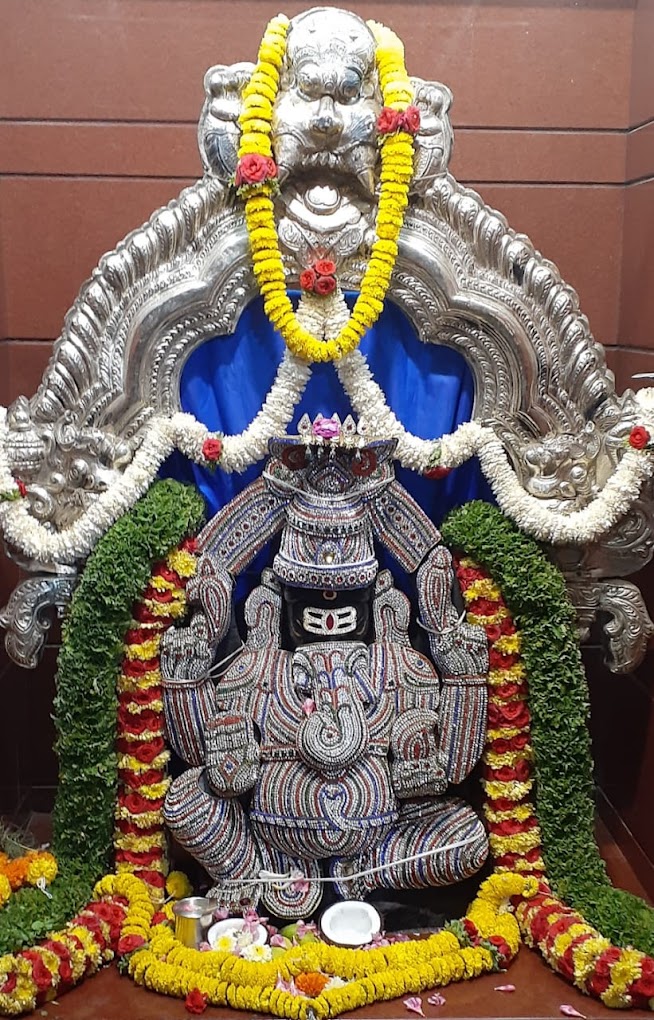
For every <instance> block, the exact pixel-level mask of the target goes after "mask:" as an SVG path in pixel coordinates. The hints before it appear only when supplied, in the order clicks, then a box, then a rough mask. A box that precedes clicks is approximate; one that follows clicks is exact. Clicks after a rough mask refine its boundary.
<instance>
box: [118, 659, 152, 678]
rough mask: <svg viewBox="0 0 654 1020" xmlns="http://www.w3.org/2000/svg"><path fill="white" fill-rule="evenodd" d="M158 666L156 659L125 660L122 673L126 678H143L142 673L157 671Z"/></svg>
mask: <svg viewBox="0 0 654 1020" xmlns="http://www.w3.org/2000/svg"><path fill="white" fill-rule="evenodd" d="M158 666H159V660H158V659H148V660H147V661H146V660H145V659H125V661H124V662H123V673H126V674H127V676H134V677H139V676H143V674H144V673H149V672H150V670H152V669H157V668H158Z"/></svg>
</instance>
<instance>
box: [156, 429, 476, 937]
mask: <svg viewBox="0 0 654 1020" xmlns="http://www.w3.org/2000/svg"><path fill="white" fill-rule="evenodd" d="M300 426H301V427H300V431H301V435H300V436H298V437H285V438H283V439H278V440H273V441H272V442H271V447H270V454H271V456H270V459H269V460H268V462H267V465H266V468H265V470H264V472H263V474H262V476H261V477H260V478H259V479H258V480H257V481H255V482H254V483H252V484H251V485H250V486H249V487H247V488H246V489H245V490H244V491H243V492H242V493H241V494H240V495H239V496H237V497H236V498H235V499H234V500H232V501H231V502H230V503H229V504H228V505H227V506H225V507H224V508H223V509H222V510H221V511H220V512H219V513H218V514H217V515H216V516H215V517H214V518H213V519H212V520H211V521H210V523H209V524H208V525H207V526H206V527H205V529H204V531H203V532H202V533H201V535H200V537H199V540H198V543H199V551H200V555H199V560H198V565H197V572H196V575H195V577H194V578H193V579H192V581H191V583H190V584H189V587H188V596H189V600H190V603H191V605H192V615H191V618H190V621H189V622H188V623H187V624H186V625H185V626H180V627H178V628H175V629H172V630H171V631H169V632H168V634H167V635H166V637H165V639H164V642H163V647H162V655H161V665H162V675H163V682H164V705H165V715H166V726H167V734H168V739H169V741H170V744H171V745H172V747H173V749H174V750H175V752H176V753H177V755H178V756H179V757H180V758H181V759H182V761H183V762H184V763H186V766H187V767H186V769H185V771H183V772H182V773H181V775H179V776H178V777H177V778H176V779H175V780H174V781H173V783H172V785H171V787H170V790H169V792H168V795H167V797H166V802H165V819H166V822H167V824H168V826H169V828H170V830H171V831H172V833H173V834H174V836H175V837H176V839H177V840H178V841H179V843H181V844H182V845H183V846H184V847H185V848H186V849H187V850H188V851H189V852H190V853H191V854H192V855H193V856H194V857H195V858H196V859H197V861H198V862H199V863H200V864H201V865H202V866H203V867H204V868H205V869H206V871H207V872H208V873H209V875H210V876H211V880H212V882H213V888H212V890H211V893H210V895H212V896H213V897H215V898H216V899H217V900H218V901H219V902H220V903H221V904H223V905H224V906H226V907H228V908H230V909H233V910H238V909H240V907H242V904H243V902H248V903H253V904H258V903H261V904H262V906H263V907H265V909H266V910H267V911H268V912H270V913H272V914H273V915H274V916H276V917H280V918H288V919H294V918H300V917H307V916H309V915H310V914H311V913H312V912H313V911H314V910H315V909H316V908H317V907H318V905H319V903H320V900H321V898H322V895H323V891H324V888H325V882H329V883H330V884H332V885H333V886H335V889H336V892H337V894H338V895H339V896H341V897H345V898H358V899H361V898H364V897H365V896H366V895H367V894H368V893H370V892H372V891H373V890H375V889H378V888H384V887H385V888H390V889H406V888H421V887H428V886H443V885H449V884H451V883H455V882H458V881H460V880H462V879H464V878H467V877H468V876H470V875H472V874H474V873H475V872H477V871H478V870H479V869H480V867H481V866H482V864H483V862H484V860H485V858H486V855H487V852H488V841H487V836H486V833H485V830H484V828H483V826H482V823H481V821H480V820H479V818H478V817H477V815H476V814H475V812H474V811H473V809H472V808H471V807H470V806H469V805H468V804H467V803H466V802H465V801H464V800H462V799H461V798H460V796H458V795H457V794H456V791H452V790H451V789H450V787H451V786H456V785H457V784H459V783H461V782H462V781H463V780H464V779H465V778H466V777H467V776H468V775H469V773H470V771H471V770H472V769H473V768H474V766H475V764H476V763H477V762H478V760H479V758H480V756H481V752H482V748H483V740H484V729H485V719H486V708H487V693H486V673H487V670H488V656H487V648H486V638H485V634H484V632H483V630H481V629H480V628H478V627H474V626H472V625H469V624H467V623H466V622H464V619H463V614H462V612H461V608H460V596H459V595H458V590H457V586H456V581H455V577H454V572H453V567H452V559H451V556H450V553H449V552H448V551H447V550H446V549H445V548H444V547H443V545H442V544H441V541H440V535H439V532H438V530H437V529H436V527H435V526H434V524H433V523H432V522H431V521H430V520H429V518H428V517H427V516H426V515H425V513H424V512H423V511H422V510H421V508H420V507H419V506H418V505H417V503H416V502H415V501H414V500H413V498H412V497H411V496H410V495H409V494H408V492H407V491H406V490H405V489H404V488H403V487H402V486H401V485H400V484H399V483H398V481H397V480H396V479H395V477H394V469H393V462H392V457H393V452H394V448H395V441H394V440H391V441H384V440H380V441H374V440H371V439H365V438H364V437H362V436H361V435H360V434H359V432H358V430H357V427H356V426H355V424H354V422H353V421H352V419H349V418H348V419H346V421H345V422H344V423H343V425H342V426H341V424H340V422H339V421H338V419H337V418H332V419H320V418H319V419H318V420H317V421H316V422H314V423H313V424H312V423H311V422H309V421H308V419H304V420H303V422H301V423H300ZM276 536H277V539H276V541H275V542H271V540H272V539H275V538H276ZM269 543H270V545H271V548H277V552H276V553H275V554H274V555H273V554H272V552H271V558H272V567H271V568H269V569H264V570H263V573H262V575H261V582H260V584H259V585H258V586H257V587H255V588H254V590H253V591H252V592H251V594H250V595H249V597H248V598H247V601H246V603H245V608H244V614H243V616H244V625H245V630H246V634H245V635H244V639H242V638H241V637H240V635H239V634H238V627H237V614H236V611H235V606H234V601H233V587H234V580H235V578H236V577H237V576H238V575H239V574H241V573H242V572H243V571H244V570H245V569H246V568H247V567H248V565H249V564H250V563H251V562H252V560H253V559H254V558H255V556H256V555H257V554H258V553H260V552H261V551H262V550H263V549H264V547H267V546H268V544H269ZM380 547H381V548H383V549H385V550H387V551H388V553H390V555H391V557H392V558H393V559H394V560H395V562H396V563H397V564H398V566H399V567H400V568H401V569H402V571H404V572H405V573H406V574H408V575H410V576H412V577H413V581H414V585H415V592H416V606H417V618H416V619H415V620H413V619H412V615H413V614H412V608H411V603H410V600H409V598H408V597H407V596H406V595H405V594H404V593H403V592H402V591H400V590H399V589H398V588H397V587H396V586H395V584H394V581H393V577H392V574H391V572H390V571H389V570H387V569H380V566H379V563H378V559H377V555H378V550H379V548H380ZM416 635H417V636H416ZM421 637H422V638H423V639H424V648H425V650H428V651H429V653H430V654H429V657H428V656H427V655H426V654H423V653H421V652H420V651H418V650H417V649H416V647H414V645H419V644H420V638H421Z"/></svg>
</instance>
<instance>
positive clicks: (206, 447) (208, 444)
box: [202, 439, 223, 464]
mask: <svg viewBox="0 0 654 1020" xmlns="http://www.w3.org/2000/svg"><path fill="white" fill-rule="evenodd" d="M222 452H223V444H222V442H221V440H220V439H205V441H204V442H203V444H202V456H203V457H204V459H205V460H210V461H212V463H214V464H215V463H216V462H217V461H219V460H220V458H221V456H222Z"/></svg>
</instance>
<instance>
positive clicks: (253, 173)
mask: <svg viewBox="0 0 654 1020" xmlns="http://www.w3.org/2000/svg"><path fill="white" fill-rule="evenodd" d="M276 176H277V166H276V164H275V161H274V160H273V159H271V158H270V156H260V155H259V154H258V153H256V152H250V153H248V154H247V156H241V158H240V159H239V161H238V166H237V167H236V175H235V178H234V183H235V184H236V187H237V188H238V187H240V186H241V185H242V184H261V183H262V182H263V181H265V180H267V179H269V178H270V177H276Z"/></svg>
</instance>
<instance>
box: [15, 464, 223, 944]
mask: <svg viewBox="0 0 654 1020" xmlns="http://www.w3.org/2000/svg"><path fill="white" fill-rule="evenodd" d="M203 516H204V502H203V500H202V497H201V496H200V494H199V493H198V492H197V491H196V490H195V489H194V488H193V487H192V486H186V485H182V484H180V483H179V482H175V481H172V480H170V479H169V480H166V481H162V482H157V483H155V484H154V485H153V486H152V487H151V488H150V490H149V491H148V492H147V493H146V495H145V496H143V497H142V499H140V500H139V502H138V503H136V505H135V506H134V507H133V509H132V510H131V511H130V512H129V513H127V514H126V515H125V516H124V517H122V518H121V519H120V520H119V521H117V522H116V524H114V525H113V527H112V528H111V529H110V530H109V531H108V532H107V534H106V535H104V536H103V538H101V539H100V541H99V542H98V544H97V546H96V547H95V549H94V551H93V553H92V554H91V556H90V557H89V559H88V561H87V564H86V567H85V569H84V573H83V574H82V577H81V579H80V583H79V585H78V586H77V588H76V589H75V593H74V595H73V598H72V601H71V605H70V608H69V612H68V615H67V618H66V621H65V625H64V632H63V642H62V647H61V651H60V653H59V659H58V663H57V694H56V697H55V722H56V729H57V734H58V736H57V744H56V749H57V753H58V756H59V788H58V791H57V799H56V803H55V810H54V844H53V851H54V853H55V855H56V857H57V861H58V862H59V872H60V873H59V875H58V877H57V878H56V879H55V881H54V882H53V883H52V885H51V886H50V890H49V891H50V892H51V894H52V898H51V899H48V898H47V897H46V896H45V895H44V894H43V893H42V892H41V891H40V890H38V889H32V888H23V889H20V890H18V892H16V893H15V894H14V895H13V896H12V897H11V898H10V900H9V902H8V903H7V905H6V906H5V907H4V909H3V910H2V911H0V955H2V954H3V953H7V952H15V951H16V950H18V949H21V948H23V947H24V946H27V945H31V944H33V943H34V942H37V941H38V940H39V939H42V938H44V937H45V936H46V935H47V934H48V933H49V932H51V931H53V930H56V929H58V928H60V927H62V926H63V925H64V924H66V922H67V921H69V920H70V918H71V917H72V916H73V915H74V914H75V912H76V911H77V910H79V909H80V908H81V907H82V906H84V904H85V903H86V902H88V900H89V898H90V894H91V891H92V888H93V885H94V883H95V882H96V881H97V880H98V879H99V878H100V876H101V875H103V874H104V873H105V872H106V871H107V869H108V868H110V866H111V859H112V852H113V842H112V840H113V827H114V810H115V806H116V791H117V756H116V752H115V749H114V742H115V737H116V713H117V706H118V700H117V693H116V681H117V678H118V673H119V670H120V663H121V659H122V654H123V640H124V636H125V632H126V630H127V629H128V627H129V626H130V623H131V620H132V605H133V603H134V602H135V601H136V600H137V599H138V598H140V596H141V595H142V593H143V590H144V588H145V587H146V585H147V583H148V581H149V579H150V577H151V575H152V571H153V566H154V564H156V563H157V562H158V561H160V560H162V559H164V558H165V556H166V555H167V554H168V553H169V552H170V550H171V549H173V548H175V546H177V545H179V543H180V542H181V541H182V540H183V539H184V538H185V537H186V536H188V535H193V534H195V533H196V532H197V530H198V528H199V526H200V524H201V522H202V519H203Z"/></svg>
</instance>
